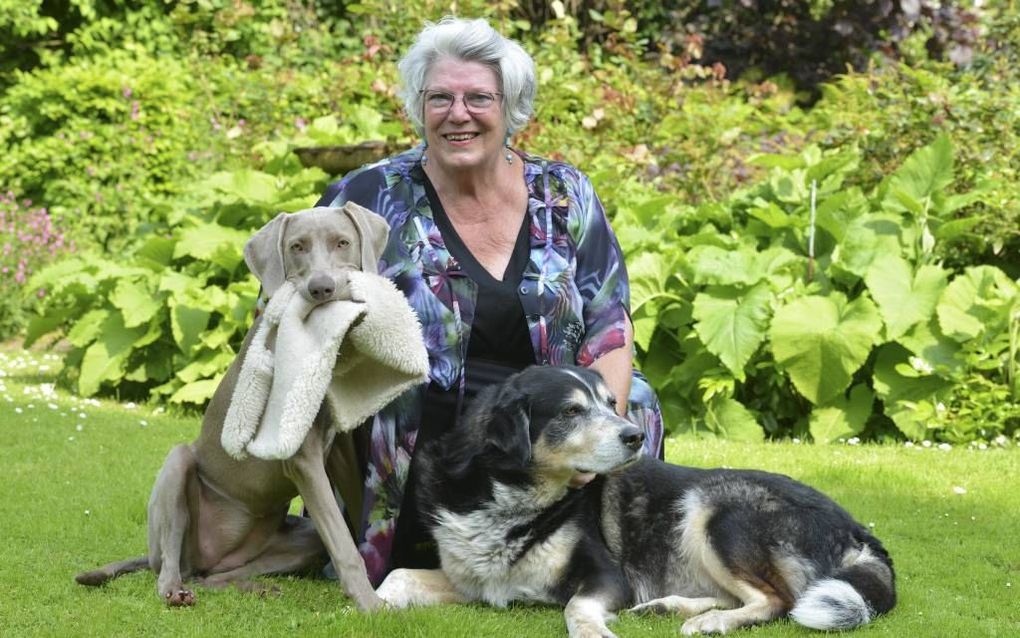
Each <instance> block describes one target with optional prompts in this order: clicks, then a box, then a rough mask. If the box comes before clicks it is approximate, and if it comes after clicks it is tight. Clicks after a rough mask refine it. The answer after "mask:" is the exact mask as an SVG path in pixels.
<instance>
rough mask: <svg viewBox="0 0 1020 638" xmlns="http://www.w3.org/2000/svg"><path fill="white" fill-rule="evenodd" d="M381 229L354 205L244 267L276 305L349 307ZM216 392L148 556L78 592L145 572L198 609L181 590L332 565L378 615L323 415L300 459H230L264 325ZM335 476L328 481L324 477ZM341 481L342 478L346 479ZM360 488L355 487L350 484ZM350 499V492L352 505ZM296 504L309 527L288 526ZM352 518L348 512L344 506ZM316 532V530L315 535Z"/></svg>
mask: <svg viewBox="0 0 1020 638" xmlns="http://www.w3.org/2000/svg"><path fill="white" fill-rule="evenodd" d="M388 233H389V228H388V226H387V224H386V221H385V220H384V219H383V218H382V217H380V216H379V215H376V214H375V213H373V212H371V211H369V210H368V209H365V208H362V207H361V206H358V205H356V204H352V203H349V204H346V205H345V206H344V207H343V208H315V209H310V210H307V211H302V212H300V213H295V214H293V215H287V214H284V213H281V214H280V215H278V216H277V217H276V218H275V219H273V220H272V221H271V222H269V223H268V224H266V225H265V226H264V227H263V228H262V229H261V230H259V231H258V232H257V233H256V234H255V235H254V236H253V237H252V238H251V239H250V240H249V241H248V243H247V244H246V245H245V248H244V258H245V262H246V263H247V264H248V267H249V268H250V269H251V271H252V272H253V273H254V274H255V275H256V276H257V277H258V278H259V280H260V282H261V283H262V287H263V291H264V292H265V293H266V294H267V296H268V295H271V294H272V293H273V292H274V291H275V290H276V289H277V288H279V287H280V286H281V285H283V283H284V281H285V280H287V281H290V282H292V283H293V284H294V285H295V287H296V288H297V291H298V292H299V293H300V294H301V295H303V296H304V297H305V299H306V300H307V301H309V302H314V303H324V302H327V301H331V300H337V299H345V298H348V299H349V295H348V294H347V285H346V284H347V273H348V272H349V271H350V270H356V269H361V268H363V267H364V268H365V269H371V272H375V269H376V264H377V262H378V257H379V255H380V254H381V253H382V250H383V247H384V246H385V245H386V239H387V236H388ZM259 321H260V319H256V322H255V325H254V326H252V329H251V330H250V331H249V332H248V335H247V336H246V337H245V340H244V343H243V344H242V346H241V351H240V353H239V355H238V357H237V358H236V359H235V360H234V362H233V364H232V365H231V366H230V369H229V370H228V371H227V373H226V375H225V376H224V378H223V381H222V382H221V383H220V385H219V387H218V388H217V390H216V392H215V394H214V395H213V398H212V401H211V402H210V404H209V407H208V409H207V410H206V412H205V416H204V418H203V420H202V431H201V433H200V434H199V437H198V440H196V441H194V442H193V443H191V444H190V445H183V444H182V445H179V446H177V447H175V448H174V449H173V450H171V451H170V454H169V455H168V456H167V459H166V462H165V463H164V465H163V468H162V470H161V471H160V473H159V476H158V478H157V479H156V484H155V485H154V486H153V488H152V495H151V497H150V499H149V506H148V527H149V531H148V536H149V553H148V555H147V556H142V557H139V558H134V559H129V560H125V561H120V562H115V563H111V564H109V565H106V566H104V567H101V568H99V569H96V570H94V571H90V572H84V573H82V574H79V575H78V576H77V577H76V578H75V580H77V581H78V582H79V583H81V584H83V585H93V586H94V585H101V584H103V583H105V582H106V581H108V580H110V579H112V578H115V577H117V576H119V575H120V574H124V573H127V572H132V571H138V570H141V569H145V568H149V569H151V570H152V571H153V572H155V573H157V574H158V575H159V577H158V581H157V584H156V589H157V592H158V594H159V596H160V597H162V598H163V599H164V600H165V601H166V603H167V604H168V605H171V606H185V605H192V604H194V602H195V594H194V593H193V592H192V591H191V590H189V589H187V588H186V587H185V585H184V582H185V581H186V580H189V579H192V578H196V579H197V581H198V582H199V584H201V585H204V586H209V587H221V586H224V585H227V584H230V583H234V584H236V585H238V586H240V587H242V588H248V589H258V587H256V586H255V585H253V584H252V583H251V582H250V581H249V580H248V579H250V578H251V577H253V576H258V575H264V574H283V573H293V572H300V571H308V570H312V569H316V568H321V567H322V566H323V565H325V564H326V560H327V558H328V559H331V560H332V561H333V566H334V568H335V569H336V573H337V575H338V576H339V578H340V582H341V584H342V585H343V588H344V591H345V592H346V593H347V595H348V596H350V598H351V599H353V600H354V602H355V603H356V604H357V605H358V607H359V608H361V609H362V610H373V609H377V608H379V607H381V606H382V604H383V602H382V600H381V599H380V598H379V597H378V596H376V594H375V592H374V591H373V589H372V586H371V584H370V583H369V580H368V577H367V575H366V572H365V565H364V562H363V561H362V559H361V556H360V555H359V554H358V551H357V548H356V546H355V544H354V541H353V539H352V537H351V533H350V530H349V529H348V527H347V525H346V523H345V522H344V519H343V516H342V514H341V512H340V508H339V506H338V505H337V501H336V498H335V496H334V493H333V489H332V487H331V485H330V479H331V478H333V479H334V484H336V485H337V486H338V488H339V489H340V491H341V494H344V489H343V487H344V483H345V482H346V483H348V485H349V483H350V481H351V478H352V476H354V477H356V476H357V474H356V473H354V474H353V475H352V472H351V469H350V460H349V457H350V454H349V452H348V455H347V460H345V459H344V458H343V457H344V453H345V451H344V450H341V449H340V448H341V447H343V446H344V445H347V446H349V445H350V441H349V439H348V440H346V441H341V439H342V438H343V435H337V434H336V431H335V430H334V428H332V427H331V425H330V424H331V419H330V415H329V408H328V404H327V403H324V404H323V406H322V407H321V408H320V409H319V413H318V415H317V416H316V417H315V421H314V424H313V426H312V429H311V430H310V431H309V433H308V435H307V437H306V438H305V440H304V443H303V444H302V445H301V447H300V449H299V450H298V452H297V453H296V454H294V456H292V457H291V458H289V459H287V460H279V461H271V460H261V459H258V458H254V457H248V458H247V459H245V460H243V461H239V460H236V459H234V458H232V457H231V456H229V455H228V454H227V453H226V451H225V450H224V449H223V447H222V445H221V443H220V434H221V430H222V427H223V423H224V418H225V416H226V414H227V409H228V406H229V402H230V400H231V397H232V396H233V394H234V388H235V386H236V384H237V378H238V373H239V370H240V368H241V365H242V361H243V359H244V356H245V354H246V352H247V351H248V346H249V344H250V342H251V340H252V335H254V334H255V332H256V328H257V326H258V322H259ZM328 470H332V471H330V472H328ZM343 475H346V476H343ZM355 480H356V479H355ZM354 487H355V489H350V490H349V491H348V493H351V494H354V493H356V492H357V489H356V487H357V486H354ZM298 495H300V496H301V498H302V499H303V500H304V504H305V507H306V508H307V510H308V512H309V514H310V515H311V520H309V519H307V518H301V517H297V516H292V515H288V509H289V506H290V502H291V500H292V499H293V498H294V497H295V496H298ZM347 505H348V507H351V506H352V504H351V503H347ZM313 521H314V525H313Z"/></svg>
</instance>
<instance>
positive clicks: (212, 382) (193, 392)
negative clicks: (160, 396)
mask: <svg viewBox="0 0 1020 638" xmlns="http://www.w3.org/2000/svg"><path fill="white" fill-rule="evenodd" d="M220 378H222V375H220V376H219V377H216V378H215V379H202V380H201V381H193V382H191V383H187V384H185V385H184V386H182V387H181V388H180V389H179V390H177V391H176V392H174V393H173V395H171V397H170V403H197V404H199V405H201V404H203V403H205V402H206V401H208V400H209V399H210V398H212V395H213V393H214V392H216V387H217V386H219V384H220Z"/></svg>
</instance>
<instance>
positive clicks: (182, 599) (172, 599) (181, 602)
mask: <svg viewBox="0 0 1020 638" xmlns="http://www.w3.org/2000/svg"><path fill="white" fill-rule="evenodd" d="M163 598H164V599H165V600H166V604H167V606H168V607H191V606H192V605H194V604H195V592H193V591H191V590H190V589H176V590H173V591H168V592H167V593H166V594H164V595H163Z"/></svg>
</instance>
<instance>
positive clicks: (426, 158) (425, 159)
mask: <svg viewBox="0 0 1020 638" xmlns="http://www.w3.org/2000/svg"><path fill="white" fill-rule="evenodd" d="M427 150H429V143H428V142H425V146H423V147H422V149H421V165H422V168H424V167H425V165H426V164H428V163H429V156H428V155H426V154H425V151H427Z"/></svg>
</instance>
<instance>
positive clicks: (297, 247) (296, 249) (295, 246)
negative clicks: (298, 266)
mask: <svg viewBox="0 0 1020 638" xmlns="http://www.w3.org/2000/svg"><path fill="white" fill-rule="evenodd" d="M290 249H291V250H292V251H294V252H296V253H300V252H303V251H304V249H305V246H304V244H302V243H301V242H299V241H296V242H294V243H293V244H291V245H290Z"/></svg>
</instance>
